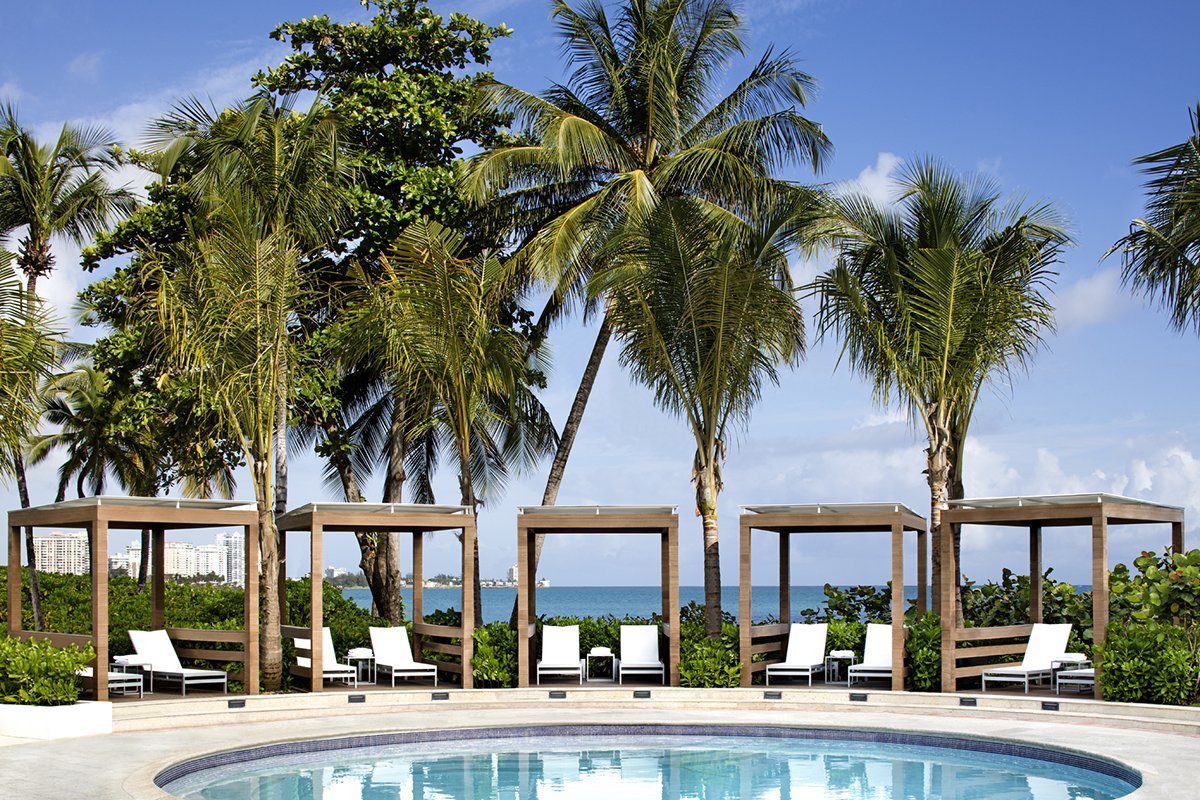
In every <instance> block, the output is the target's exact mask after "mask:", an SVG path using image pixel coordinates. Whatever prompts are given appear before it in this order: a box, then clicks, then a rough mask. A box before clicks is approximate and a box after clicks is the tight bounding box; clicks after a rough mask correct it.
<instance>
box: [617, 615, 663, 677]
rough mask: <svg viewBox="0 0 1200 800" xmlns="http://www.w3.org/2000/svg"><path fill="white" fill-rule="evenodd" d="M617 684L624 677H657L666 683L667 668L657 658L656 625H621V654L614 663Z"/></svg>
mask: <svg viewBox="0 0 1200 800" xmlns="http://www.w3.org/2000/svg"><path fill="white" fill-rule="evenodd" d="M616 669H617V683H624V682H625V676H626V675H657V676H658V677H659V680H660V681H662V682H663V683H664V684H665V683H666V682H667V666H666V664H663V662H662V659H661V658H659V657H658V626H657V625H622V626H621V654H620V658H619V659H617V661H616Z"/></svg>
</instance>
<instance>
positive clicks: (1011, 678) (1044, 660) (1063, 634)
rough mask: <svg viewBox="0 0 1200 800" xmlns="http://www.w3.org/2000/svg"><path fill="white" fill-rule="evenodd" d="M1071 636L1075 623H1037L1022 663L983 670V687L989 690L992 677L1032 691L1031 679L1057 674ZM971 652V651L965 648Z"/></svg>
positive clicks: (1026, 690)
mask: <svg viewBox="0 0 1200 800" xmlns="http://www.w3.org/2000/svg"><path fill="white" fill-rule="evenodd" d="M1070 638H1071V624H1070V623H1069V622H1064V623H1062V624H1058V625H1047V624H1045V623H1042V622H1038V623H1035V624H1034V626H1033V632H1032V633H1030V634H1029V644H1027V645H1025V657H1024V658H1022V659H1021V665H1020V666H1011V667H992V668H991V669H989V670H987V671H986V672H984V673H983V691H985V692H986V691H987V685H988V681H991V682H992V683H1019V684H1022V685H1023V686H1024V687H1025V693H1026V694H1029V682H1030V681H1031V680H1037V681H1040V680H1041V679H1042V678H1050V677H1051V676H1052V675H1053V674H1054V670H1053V667H1054V663H1053V662H1055V661H1061V660H1062V658H1063V654H1065V653H1066V652H1067V640H1068V639H1070ZM963 652H969V651H963Z"/></svg>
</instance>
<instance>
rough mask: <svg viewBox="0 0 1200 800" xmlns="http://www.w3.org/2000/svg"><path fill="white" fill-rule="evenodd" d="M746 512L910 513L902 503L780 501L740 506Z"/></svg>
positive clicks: (911, 511) (909, 509) (911, 512)
mask: <svg viewBox="0 0 1200 800" xmlns="http://www.w3.org/2000/svg"><path fill="white" fill-rule="evenodd" d="M742 511H743V512H744V513H747V514H896V513H900V514H912V515H914V516H918V515H917V512H915V511H913V510H912V509H911V508H909V507H908V506H906V505H904V503H796V504H788V503H780V504H776V505H761V506H742Z"/></svg>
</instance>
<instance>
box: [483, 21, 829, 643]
mask: <svg viewBox="0 0 1200 800" xmlns="http://www.w3.org/2000/svg"><path fill="white" fill-rule="evenodd" d="M551 15H552V17H553V18H554V20H555V22H556V24H557V27H558V33H559V36H560V38H561V39H562V44H563V51H564V53H565V54H566V58H567V66H568V67H569V68H570V69H571V70H572V71H571V75H570V78H569V79H568V81H567V83H566V85H560V84H555V85H553V86H551V87H550V88H549V89H548V90H546V91H545V92H543V93H542V94H541V95H540V96H539V95H534V94H531V93H529V92H526V91H523V90H521V89H518V88H515V87H512V86H508V85H505V84H500V83H493V84H490V85H489V90H490V93H491V96H492V98H493V100H494V102H496V103H497V104H498V106H499V107H500V108H501V109H502V110H504V111H506V112H509V113H512V114H514V115H515V118H516V121H517V123H518V126H519V128H520V131H521V133H522V139H521V140H520V141H517V142H514V143H512V144H509V145H506V146H502V147H496V148H493V149H491V150H489V151H487V152H485V153H483V154H480V155H479V156H476V157H474V158H472V159H471V160H470V161H469V162H468V163H467V168H466V170H465V171H464V187H465V190H466V191H467V192H468V194H469V196H470V197H471V198H472V199H473V200H474V201H475V202H477V203H480V204H486V206H485V208H486V209H487V210H488V211H489V212H490V214H492V215H493V216H494V217H496V218H497V219H500V220H504V221H505V222H506V223H507V224H509V225H510V226H511V228H512V229H513V235H514V237H515V239H516V240H517V241H518V242H520V243H521V251H520V258H521V259H522V260H523V262H524V263H525V264H526V265H527V268H528V270H529V271H530V273H531V274H532V275H533V276H535V277H536V278H538V279H540V280H541V281H543V282H545V283H547V284H548V285H550V286H551V287H552V288H553V294H552V298H551V301H550V303H549V304H548V306H547V308H546V310H545V311H544V312H543V314H542V318H541V320H540V323H539V324H541V325H543V326H546V325H549V324H551V323H552V322H553V321H554V320H556V319H558V318H559V317H560V316H561V315H562V313H564V312H565V311H566V310H568V309H569V308H570V307H571V306H572V305H574V304H575V302H576V301H578V300H580V299H583V298H584V297H585V296H586V292H585V291H584V287H585V286H586V284H587V281H588V279H589V276H590V275H591V274H592V272H594V271H596V270H598V269H601V268H603V266H604V265H603V264H602V263H601V262H599V261H598V260H597V258H596V257H595V254H596V253H598V252H601V251H603V249H604V245H605V243H606V242H608V241H609V240H610V239H611V238H612V237H614V236H616V235H619V234H621V233H622V232H624V231H627V230H629V229H631V228H636V227H638V226H639V225H641V224H642V223H643V222H644V220H645V219H646V218H647V217H648V216H649V215H650V214H651V213H652V212H653V210H654V208H655V207H656V206H657V205H658V204H659V203H660V202H662V201H664V200H666V199H670V198H680V197H690V198H694V199H695V200H696V201H697V202H699V203H701V204H703V205H704V206H705V207H706V209H707V213H709V214H712V215H715V216H718V217H720V216H726V217H732V218H733V219H735V220H736V219H741V220H749V219H750V218H751V217H753V216H754V214H756V213H758V210H759V209H761V208H762V207H763V206H774V205H780V204H783V203H784V202H790V203H793V204H800V203H803V202H804V200H805V199H806V197H807V195H808V193H807V192H805V191H804V190H802V189H800V188H799V187H797V186H795V185H794V184H792V183H789V182H786V181H783V180H780V179H779V177H778V176H779V174H780V173H781V171H782V170H783V169H784V168H785V167H788V166H792V165H811V166H812V167H813V168H814V169H817V168H820V167H821V165H822V164H823V163H824V161H825V159H826V158H827V156H828V154H829V153H830V150H831V145H830V143H829V140H828V138H827V137H826V136H825V134H824V132H822V130H821V128H820V126H819V125H817V124H816V123H814V122H812V121H811V120H809V119H807V118H805V117H804V116H802V115H801V114H800V113H799V111H798V109H800V108H802V107H803V106H804V105H805V104H806V103H807V102H808V99H809V95H810V93H811V92H812V91H813V88H814V81H813V79H812V77H811V76H809V75H808V74H806V73H805V72H803V71H801V70H800V68H799V66H798V61H797V59H796V57H795V56H794V55H793V54H792V53H791V52H788V51H782V52H775V51H773V50H772V49H768V50H767V52H766V53H764V54H763V56H762V57H761V58H760V59H759V60H758V62H757V63H756V64H755V65H754V67H753V68H752V69H751V70H750V72H749V74H747V75H746V76H745V77H744V78H742V79H741V80H740V81H739V82H738V83H736V85H735V86H734V87H733V89H732V90H731V91H729V92H728V93H727V94H725V95H724V96H723V97H722V96H721V95H720V93H719V89H720V88H721V85H722V83H723V82H724V79H725V73H726V70H727V68H728V66H729V65H730V63H731V61H732V60H733V59H734V58H735V57H740V56H743V55H745V53H746V45H745V42H744V40H743V33H744V25H743V23H742V20H741V18H740V17H739V16H738V14H737V13H736V11H735V7H734V4H733V3H732V2H731V1H730V0H626V2H624V3H622V5H621V6H620V10H619V11H618V12H617V13H616V15H615V17H614V18H611V19H610V17H609V12H608V11H607V10H606V8H605V7H604V5H602V4H601V3H599V2H584V3H581V4H579V5H578V7H577V8H576V7H572V6H571V5H569V4H568V3H566V2H563V0H558V1H557V2H555V3H554V4H553V7H552V11H551ZM715 97H719V98H720V99H717V100H716V101H715V102H714V101H713V98H715ZM597 303H598V305H599V306H600V307H601V308H602V307H603V299H602V298H597ZM588 307H589V309H592V308H593V306H591V305H589V306H588ZM597 313H600V312H597ZM610 335H611V326H610V323H609V320H608V317H607V315H604V316H602V319H601V323H600V328H599V331H598V333H597V336H596V343H595V345H594V346H593V348H592V352H591V355H590V356H589V359H588V363H587V365H586V368H585V369H584V373H583V378H582V380H581V382H580V386H579V389H578V391H577V393H576V395H575V400H574V402H573V405H572V407H571V410H570V412H569V414H568V417H567V420H566V423H565V424H564V426H563V429H562V434H561V436H560V438H559V447H558V450H557V451H556V453H555V456H554V461H553V463H552V464H551V468H550V473H549V476H548V478H547V481H546V489H545V492H544V494H543V499H542V502H543V504H544V505H553V504H554V502H555V500H556V499H557V496H558V490H559V486H560V485H561V483H562V478H563V473H564V470H565V469H566V464H567V459H568V457H569V455H570V451H571V448H572V446H573V444H574V441H575V436H576V434H577V432H578V429H579V425H580V424H581V422H582V419H583V413H584V409H585V408H586V405H587V400H588V397H589V395H590V393H591V389H592V385H593V384H594V382H595V378H596V374H597V373H598V371H599V367H600V362H601V360H602V359H603V356H604V351H605V348H606V347H607V343H608V340H609V337H610ZM540 544H541V543H540V541H539V542H538V543H537V551H538V552H540ZM536 558H537V554H536V552H535V560H536ZM513 613H514V619H515V613H516V612H515V610H514V612H513Z"/></svg>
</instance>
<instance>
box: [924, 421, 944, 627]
mask: <svg viewBox="0 0 1200 800" xmlns="http://www.w3.org/2000/svg"><path fill="white" fill-rule="evenodd" d="M949 450H950V443H949V438H948V436H947V435H946V433H945V430H944V429H941V428H938V427H937V426H934V428H933V429H932V432H931V434H930V440H929V447H928V449H926V451H925V454H926V470H925V471H926V477H927V479H928V482H929V535H930V538H931V540H932V543H933V546H932V547H930V548H929V550H930V570H929V571H930V573H931V575H930V577H931V578H932V580H933V598H932V603H930V606H931V608H932V609H933V611H934V613H935V614H938V615H939V616H940V615H941V613H942V601H941V595H942V591H941V586H942V552H941V542H942V510H943V509H944V508H945V506H946V487H947V486H948V485H949V482H950V453H949Z"/></svg>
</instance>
